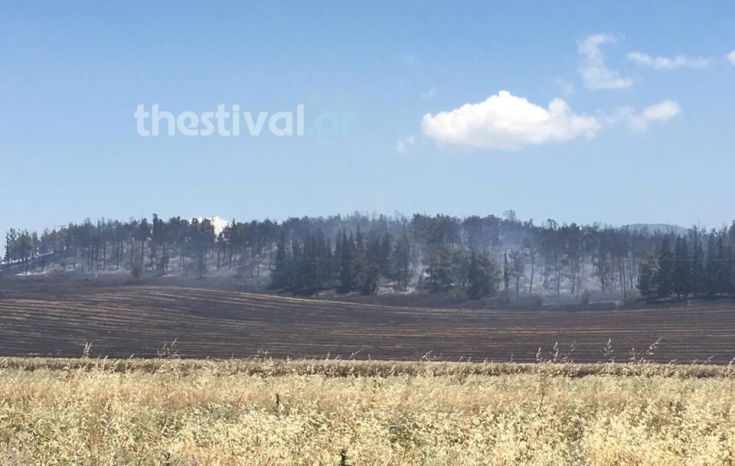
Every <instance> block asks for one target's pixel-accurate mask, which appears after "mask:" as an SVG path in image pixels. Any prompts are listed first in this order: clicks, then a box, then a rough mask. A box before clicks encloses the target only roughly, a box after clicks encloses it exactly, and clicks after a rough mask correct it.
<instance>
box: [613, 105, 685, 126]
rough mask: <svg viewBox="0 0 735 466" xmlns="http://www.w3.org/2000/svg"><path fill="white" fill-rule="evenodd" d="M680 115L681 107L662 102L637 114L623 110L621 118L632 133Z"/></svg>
mask: <svg viewBox="0 0 735 466" xmlns="http://www.w3.org/2000/svg"><path fill="white" fill-rule="evenodd" d="M680 113H681V107H680V106H679V104H677V103H676V102H674V101H673V100H664V101H661V102H659V103H657V104H653V105H649V106H648V107H645V108H644V109H643V110H641V111H639V112H634V111H631V110H623V111H622V113H621V116H622V118H623V119H624V120H625V121H626V122H627V123H628V126H629V127H630V129H632V130H634V131H644V130H646V129H648V126H649V125H650V124H651V123H654V122H664V121H666V120H670V119H672V118H674V117H675V116H677V115H679V114H680Z"/></svg>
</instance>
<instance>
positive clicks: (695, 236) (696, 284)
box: [691, 228, 706, 295]
mask: <svg viewBox="0 0 735 466" xmlns="http://www.w3.org/2000/svg"><path fill="white" fill-rule="evenodd" d="M691 242H692V263H691V290H692V292H693V293H694V294H695V295H696V294H698V295H701V294H704V293H705V282H706V277H705V271H704V248H703V247H702V239H701V237H700V234H699V231H698V230H697V229H696V228H695V229H694V230H693V232H692V235H691Z"/></svg>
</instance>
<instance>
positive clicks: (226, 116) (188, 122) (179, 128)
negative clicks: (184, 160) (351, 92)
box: [133, 104, 355, 142]
mask: <svg viewBox="0 0 735 466" xmlns="http://www.w3.org/2000/svg"><path fill="white" fill-rule="evenodd" d="M133 116H134V117H135V121H136V131H137V133H138V135H139V136H142V137H151V136H160V135H161V134H163V135H166V136H177V135H181V136H187V137H204V136H220V137H240V136H247V137H256V136H261V135H263V134H269V135H271V136H276V137H312V138H314V139H315V140H316V141H318V142H332V141H334V140H335V139H338V138H341V137H344V136H346V135H347V134H348V133H349V130H350V123H351V121H352V120H353V118H354V117H355V114H354V113H352V112H320V113H317V114H316V115H315V116H314V118H313V120H310V119H308V117H307V113H306V109H305V106H304V104H299V105H297V106H296V109H295V110H293V111H291V110H289V111H278V112H274V113H269V112H257V113H253V112H247V111H241V109H240V105H238V104H233V105H231V106H230V107H229V108H228V107H227V106H226V105H225V104H219V105H218V106H217V109H216V110H213V111H205V112H201V113H197V112H191V111H186V112H181V113H178V114H176V115H175V114H174V113H172V112H169V111H166V110H161V108H160V105H159V104H153V105H151V106H150V110H147V109H146V105H145V104H138V106H137V107H136V110H135V112H134V113H133Z"/></svg>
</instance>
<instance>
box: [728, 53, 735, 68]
mask: <svg viewBox="0 0 735 466" xmlns="http://www.w3.org/2000/svg"><path fill="white" fill-rule="evenodd" d="M727 59H728V60H729V61H730V63H731V64H733V65H735V50H733V51H732V52H730V53H728V54H727Z"/></svg>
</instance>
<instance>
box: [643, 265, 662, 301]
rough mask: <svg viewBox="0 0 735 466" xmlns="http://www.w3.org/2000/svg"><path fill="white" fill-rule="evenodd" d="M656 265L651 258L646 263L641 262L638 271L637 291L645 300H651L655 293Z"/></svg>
mask: <svg viewBox="0 0 735 466" xmlns="http://www.w3.org/2000/svg"><path fill="white" fill-rule="evenodd" d="M657 269H658V264H657V263H656V259H655V258H654V257H653V256H651V257H650V258H649V259H648V260H647V261H645V262H641V263H640V265H639V269H638V291H639V292H640V293H641V296H643V297H644V298H645V299H646V300H651V299H652V298H653V297H654V296H655V295H656V293H657V289H656V288H657V285H656V272H657Z"/></svg>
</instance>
